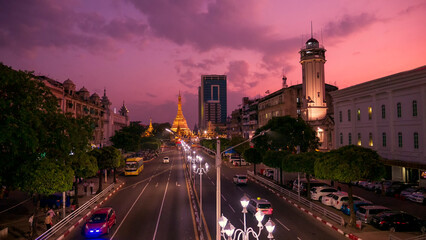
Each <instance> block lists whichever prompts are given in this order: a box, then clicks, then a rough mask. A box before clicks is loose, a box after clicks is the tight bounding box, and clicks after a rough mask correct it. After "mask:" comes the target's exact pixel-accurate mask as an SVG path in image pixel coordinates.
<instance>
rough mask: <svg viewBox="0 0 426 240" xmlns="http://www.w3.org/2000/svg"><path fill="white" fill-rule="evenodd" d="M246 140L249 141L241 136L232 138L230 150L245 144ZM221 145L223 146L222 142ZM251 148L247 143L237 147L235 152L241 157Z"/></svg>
mask: <svg viewBox="0 0 426 240" xmlns="http://www.w3.org/2000/svg"><path fill="white" fill-rule="evenodd" d="M246 140H247V139H245V138H243V137H241V136H232V138H231V140H230V141H229V146H228V148H229V147H232V146H235V145H238V144H240V143H242V142H244V141H246ZM221 144H222V142H221ZM249 148H250V143H249V142H246V143H244V144H241V145H239V146H238V147H235V148H234V150H235V151H236V152H238V153H239V154H240V155H242V154H243V153H244V151H245V150H247V149H249Z"/></svg>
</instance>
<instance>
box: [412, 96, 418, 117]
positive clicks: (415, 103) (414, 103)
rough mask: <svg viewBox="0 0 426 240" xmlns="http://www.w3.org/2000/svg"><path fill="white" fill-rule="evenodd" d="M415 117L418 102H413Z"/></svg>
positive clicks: (414, 115)
mask: <svg viewBox="0 0 426 240" xmlns="http://www.w3.org/2000/svg"><path fill="white" fill-rule="evenodd" d="M413 117H417V101H416V100H414V101H413Z"/></svg>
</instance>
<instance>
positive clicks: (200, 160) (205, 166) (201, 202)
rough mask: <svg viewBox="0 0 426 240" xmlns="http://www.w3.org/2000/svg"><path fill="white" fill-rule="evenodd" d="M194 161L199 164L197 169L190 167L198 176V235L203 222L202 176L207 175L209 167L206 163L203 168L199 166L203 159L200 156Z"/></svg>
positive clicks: (194, 166) (194, 165) (195, 166)
mask: <svg viewBox="0 0 426 240" xmlns="http://www.w3.org/2000/svg"><path fill="white" fill-rule="evenodd" d="M196 160H197V161H198V163H199V164H200V165H199V167H198V168H197V165H196V164H195V162H194V164H193V165H192V168H193V169H194V173H195V174H198V175H200V218H199V219H200V234H201V233H202V231H201V230H202V228H203V221H202V216H203V174H204V173H207V172H208V171H209V165H208V164H207V163H205V164H204V167H203V166H202V165H201V163H202V162H203V158H202V157H200V156H197V157H196Z"/></svg>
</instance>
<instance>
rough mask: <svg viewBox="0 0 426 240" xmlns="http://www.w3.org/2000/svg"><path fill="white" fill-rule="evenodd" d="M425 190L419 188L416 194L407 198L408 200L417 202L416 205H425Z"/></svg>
mask: <svg viewBox="0 0 426 240" xmlns="http://www.w3.org/2000/svg"><path fill="white" fill-rule="evenodd" d="M425 198H426V188H419V189H418V190H417V191H416V192H413V193H412V194H411V195H410V196H408V200H410V201H413V202H417V203H426V201H425Z"/></svg>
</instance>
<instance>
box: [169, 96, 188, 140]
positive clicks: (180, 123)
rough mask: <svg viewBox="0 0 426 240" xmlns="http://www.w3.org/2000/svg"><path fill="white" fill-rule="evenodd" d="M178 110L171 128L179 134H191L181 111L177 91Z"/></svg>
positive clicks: (180, 102)
mask: <svg viewBox="0 0 426 240" xmlns="http://www.w3.org/2000/svg"><path fill="white" fill-rule="evenodd" d="M178 99H179V100H178V111H177V115H176V118H175V120H174V121H173V124H172V128H171V130H172V131H173V132H175V133H177V134H178V135H180V136H191V135H192V132H191V129H189V127H188V124H187V123H186V119H185V117H184V116H183V113H182V101H181V97H180V92H179V98H178Z"/></svg>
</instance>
